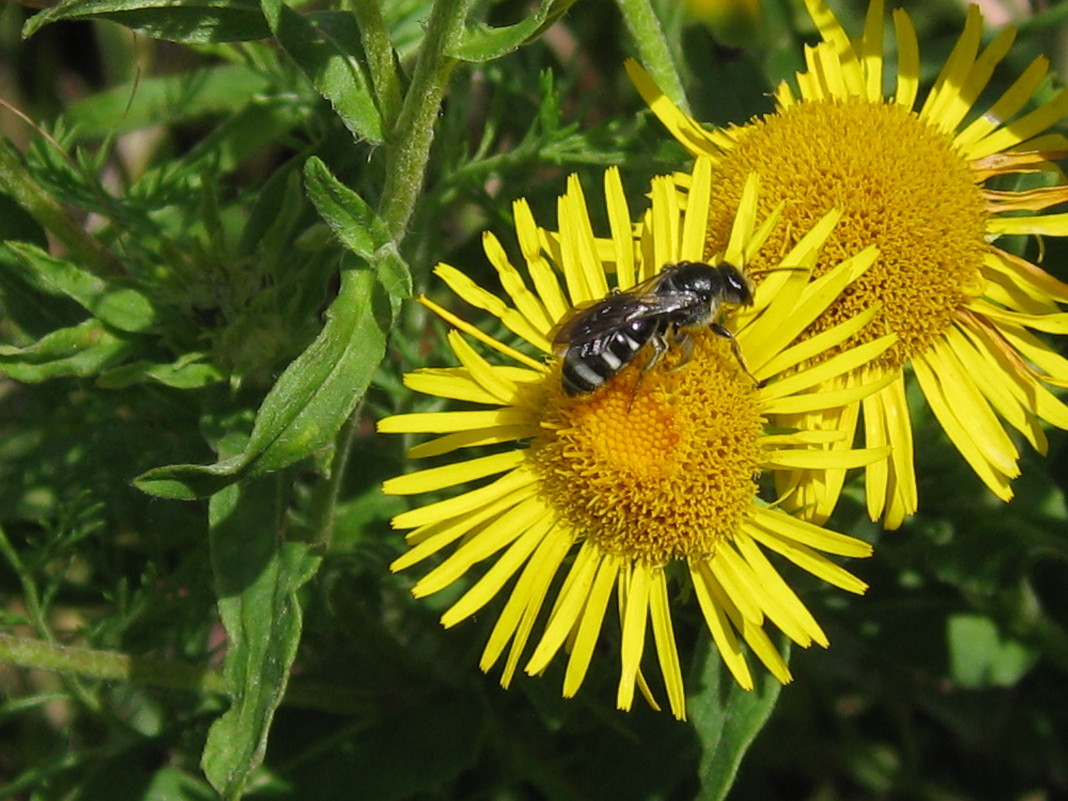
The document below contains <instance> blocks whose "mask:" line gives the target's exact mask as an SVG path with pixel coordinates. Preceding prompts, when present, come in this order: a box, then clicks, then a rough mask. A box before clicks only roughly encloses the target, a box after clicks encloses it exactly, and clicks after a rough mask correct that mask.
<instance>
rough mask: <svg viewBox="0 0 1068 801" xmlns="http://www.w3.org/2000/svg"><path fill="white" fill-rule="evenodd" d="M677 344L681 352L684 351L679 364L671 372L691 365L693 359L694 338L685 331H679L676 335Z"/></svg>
mask: <svg viewBox="0 0 1068 801" xmlns="http://www.w3.org/2000/svg"><path fill="white" fill-rule="evenodd" d="M675 344H676V345H678V346H679V350H680V351H682V357H681V358H680V359H679V363H678V364H676V365H675V366H674V367H672V368H671V372H675V371H676V370H681V369H682V368H683V367H685V366H686V365H687V364H689V363H690V359H692V358H693V337H691V336H690V335H689V334H687V333H686V332H685V331H678V332H676V335H675Z"/></svg>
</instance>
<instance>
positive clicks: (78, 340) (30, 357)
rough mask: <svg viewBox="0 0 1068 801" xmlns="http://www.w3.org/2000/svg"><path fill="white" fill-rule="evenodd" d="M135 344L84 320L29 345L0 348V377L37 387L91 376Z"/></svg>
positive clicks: (98, 322)
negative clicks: (67, 379)
mask: <svg viewBox="0 0 1068 801" xmlns="http://www.w3.org/2000/svg"><path fill="white" fill-rule="evenodd" d="M136 347H137V345H136V343H135V342H134V341H133V340H131V339H128V338H126V337H123V336H121V335H119V334H117V333H115V332H113V331H112V330H111V329H109V328H107V327H106V326H105V325H104V324H103V323H101V322H100V321H99V320H97V319H90V320H86V321H85V322H82V323H79V324H78V325H75V326H71V327H69V328H61V329H59V330H58V331H53V332H52V333H50V334H48V335H46V336H44V337H42V338H41V339H39V340H37V342H35V343H33V344H32V345H28V346H26V347H24V348H16V347H13V346H11V345H0V373H3V374H5V375H7V376H9V377H11V378H14V379H15V380H17V381H25V382H27V383H38V382H40V381H47V380H48V379H50V378H58V377H60V376H79V377H85V376H90V375H95V374H96V373H98V372H100V371H101V370H102V369H104V368H105V367H107V366H108V365H110V364H114V363H115V362H117V361H119V360H120V359H122V358H123V357H125V356H126V355H128V354H129V353H132V352H133V351H134V350H135V349H136Z"/></svg>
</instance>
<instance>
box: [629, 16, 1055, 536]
mask: <svg viewBox="0 0 1068 801" xmlns="http://www.w3.org/2000/svg"><path fill="white" fill-rule="evenodd" d="M806 5H807V6H808V9H809V12H810V14H811V15H812V18H813V19H814V21H815V23H816V25H817V27H818V28H819V31H820V34H821V35H822V39H823V41H822V42H821V43H819V44H818V45H816V46H815V47H812V48H809V49H807V50H806V59H807V64H808V70H807V71H806V72H804V73H802V74H799V75H797V84H798V87H799V89H800V92H799V95H795V94H794V92H793V90H792V89H791V88H790V86H789V85H788V84H785V83H784V84H782V85H781V86H779V88H778V89H777V91H776V100H777V105H778V109H777V111H776V112H775V113H773V114H770V115H767V116H765V117H763V118H760V119H756V120H753V121H752V122H750V123H749V124H747V125H744V126H741V127H732V128H729V129H727V130H706V129H705V128H703V127H701V126H700V125H698V124H697V123H696V122H695V121H694V120H692V119H690V118H689V117H687V116H686V115H685V114H684V113H683V112H681V111H680V110H679V109H677V108H676V107H675V106H674V105H672V103H671V102H670V101H669V100H668V99H667V98H666V97H664V96H663V95H662V94H661V93H660V92H659V91H658V89H657V88H656V86H655V85H654V84H652V82H651V81H650V80H649V78H648V76H646V75H645V74H644V73H643V72H642V71H641V69H640V68H638V67H637V66H636V65H633V64H631V65H629V67H628V68H629V69H630V72H631V77H632V79H633V80H634V81H635V84H636V85H637V87H638V89H639V91H640V92H641V93H642V95H643V97H644V98H645V100H646V102H648V103H649V105H650V107H651V108H652V110H653V112H654V113H655V114H656V115H657V116H658V117H659V118H660V120H661V121H662V122H663V123H664V124H665V125H666V126H667V128H668V129H669V130H670V131H671V133H672V134H673V135H674V136H675V137H676V138H677V139H678V140H679V141H680V142H681V143H682V144H683V145H684V146H685V147H686V148H687V149H689V150H690V151H691V152H692V153H694V154H695V155H704V156H706V157H709V158H711V159H712V160H713V161H714V163H715V169H716V179H715V184H714V187H713V192H714V195H715V196H714V198H713V200H712V203H711V211H710V221H709V241H708V245H707V251H706V252H714V251H715V250H717V249H718V248H719V247H721V244H720V243H721V242H723V241H724V239H725V237H726V236H727V235H728V232H729V226H730V208H731V204H733V203H734V202H736V199H737V198H738V197H739V196H740V194H741V191H742V186H743V185H744V183H745V180H746V178H747V176H748V175H749V174H750V173H751V172H756V173H758V174H759V175H760V176H761V180H762V190H761V198H760V201H761V204H763V206H764V207H765V208H770V207H772V206H774V205H775V204H778V203H782V202H785V203H786V210H785V213H784V220H785V221H787V225H783V226H780V227H779V228H778V229H777V233H776V234H775V235H773V236H772V237H771V238H770V239H769V242H768V245H767V246H766V247H765V248H764V251H763V254H764V258H766V259H767V261H768V262H769V263H773V262H774V261H775V260H776V258H777V254H778V253H780V252H783V251H785V250H787V249H789V248H790V247H791V245H792V242H793V241H795V239H796V237H797V235H798V232H803V231H805V230H806V229H807V228H808V227H809V226H811V223H812V221H813V220H815V219H817V218H819V216H820V215H822V214H823V213H824V212H825V211H826V210H827V209H828V208H831V207H834V208H838V209H840V210H841V211H842V215H843V219H842V222H841V224H840V225H839V226H838V227H837V228H836V229H835V231H834V233H833V234H832V235H831V237H830V239H829V240H828V242H827V244H826V246H825V247H824V248H823V257H822V261H821V263H820V265H819V266H818V267H817V271H816V274H817V275H819V274H820V272H821V271H822V270H824V269H827V268H828V267H829V266H830V265H833V264H835V263H836V260H837V259H839V258H841V256H842V255H843V254H848V253H855V252H857V251H858V250H859V249H860V248H862V247H864V246H866V245H869V244H875V245H876V246H877V247H878V248H879V252H880V257H879V262H878V264H876V265H875V267H873V268H872V269H871V270H868V271H867V273H866V274H865V275H864V276H863V277H861V278H860V279H859V280H858V282H857V283H856V284H854V285H853V286H852V287H851V288H850V291H849V292H848V293H846V294H844V295H843V296H842V297H840V298H839V299H838V301H837V302H836V303H834V304H833V305H832V306H831V307H830V309H829V310H828V311H827V313H826V314H824V315H823V316H822V317H821V318H820V319H819V320H818V321H817V322H816V324H815V325H814V326H813V327H812V328H811V329H810V331H809V332H808V334H809V335H815V334H818V333H819V332H820V331H822V330H825V329H827V328H829V327H831V326H834V325H836V324H837V323H838V322H839V321H841V320H843V319H848V318H849V317H851V316H852V315H854V314H855V313H856V312H857V310H858V309H862V308H867V307H869V306H871V305H872V304H873V303H874V302H878V303H880V304H881V306H880V310H879V312H878V313H877V315H876V319H875V320H874V321H873V323H872V325H871V326H869V327H867V328H866V329H865V330H864V331H863V332H861V334H860V335H859V337H858V338H857V340H855V341H861V342H863V341H866V340H869V339H871V338H873V337H877V336H882V335H884V334H887V333H891V332H892V333H895V334H897V336H898V341H897V344H896V345H895V346H894V347H893V348H891V349H890V350H889V351H887V352H886V354H885V355H884V356H883V357H882V358H880V359H878V360H876V361H875V362H873V363H872V364H870V365H867V366H865V367H863V368H860V369H858V370H856V371H854V372H853V373H851V374H849V375H847V376H845V377H843V378H839V379H836V381H835V382H834V384H833V386H834V387H849V386H853V385H854V384H856V383H858V382H866V381H870V380H871V379H872V377H873V374H874V375H880V376H891V377H892V378H893V381H892V383H891V384H890V385H888V386H887V387H886V388H885V389H883V390H882V391H880V392H878V393H876V394H874V395H870V396H868V397H866V398H864V400H863V401H862V402H860V403H852V404H850V405H848V406H846V407H844V408H842V409H839V410H833V411H831V412H817V413H815V414H807V415H792V416H787V417H781V418H778V419H777V422H778V423H779V424H781V425H797V426H800V427H804V428H817V429H818V428H822V427H827V428H831V429H835V430H844V431H847V432H850V434H851V435H850V436H848V437H846V438H845V439H843V440H840V441H838V442H836V443H834V444H831V445H828V446H827V447H828V448H829V449H835V448H844V447H849V446H850V445H851V444H852V442H853V436H852V434H853V433H854V432H855V431H856V429H857V428H858V426H859V427H861V428H862V430H863V436H864V440H865V442H866V443H867V445H868V446H879V445H883V444H887V443H889V444H890V445H892V446H893V447H892V452H891V457H890V458H889V459H888V460H886V461H884V462H880V463H875V464H872V465H870V466H868V468H867V469H866V490H867V504H868V512H869V514H870V515H871V517H872V519H873V520H875V519H878V518H879V517H880V516H882V517H883V518H884V522H885V525H886V526H887V527H889V528H895V527H897V526H898V525H900V523H901V521H902V519H903V518H904V517H905V516H906V515H908V514H911V513H912V512H914V511H915V509H916V506H917V493H916V480H915V475H914V471H913V440H912V430H911V425H910V417H909V407H908V403H907V401H906V392H905V372H904V368H905V367H906V366H911V369H912V372H913V374H914V375H915V378H916V379H917V382H918V384H919V387H920V389H921V390H922V392H923V395H924V396H925V397H926V399H927V402H928V404H929V406H930V408H931V410H932V411H933V412H934V414H935V416H936V418H937V419H938V421H939V422H940V424H941V425H942V427H943V429H944V430H945V432H946V433H947V435H948V436H949V438H950V439H951V440H952V442H953V443H954V445H955V446H956V447H957V449H958V450H959V451H960V453H961V454H962V455H963V456H964V458H965V459H966V460H967V462H968V464H969V465H971V467H972V468H973V469H974V471H975V472H976V474H977V475H978V476H979V477H980V478H981V479H982V480H983V482H984V483H985V484H986V485H987V486H988V487H989V488H990V489H991V490H992V491H993V492H994V493H995V494H996V495H997V496H998V497H999V498H1002V499H1004V500H1008V499H1009V498H1011V497H1012V490H1011V487H1010V480H1011V479H1012V478H1014V477H1015V476H1017V475H1018V474H1019V468H1018V466H1017V462H1018V459H1019V455H1018V452H1017V449H1016V446H1015V445H1014V443H1013V440H1012V438H1011V436H1010V435H1009V433H1008V431H1007V430H1006V428H1007V427H1011V428H1014V429H1016V430H1017V431H1019V432H1021V433H1022V434H1023V436H1024V437H1025V438H1026V439H1027V440H1028V441H1029V442H1030V443H1031V445H1032V446H1033V447H1035V448H1036V449H1037V450H1039V451H1041V452H1045V450H1046V438H1045V435H1044V434H1043V431H1042V427H1041V422H1042V421H1045V422H1047V423H1050V424H1052V425H1054V426H1057V427H1059V428H1068V407H1066V406H1065V405H1064V404H1062V403H1061V402H1060V401H1059V400H1057V399H1056V398H1055V397H1054V396H1053V394H1052V393H1051V392H1050V391H1049V390H1048V389H1047V387H1046V386H1045V384H1050V385H1055V386H1062V385H1064V382H1065V381H1066V380H1068V361H1066V360H1065V359H1063V358H1061V357H1060V356H1059V355H1058V354H1057V353H1056V352H1055V351H1054V350H1053V349H1051V348H1050V347H1049V346H1048V345H1047V344H1045V343H1044V342H1043V341H1042V340H1041V339H1039V338H1038V337H1036V336H1035V334H1034V333H1033V331H1042V332H1047V333H1065V332H1066V331H1068V315H1066V314H1064V313H1062V312H1061V310H1060V308H1059V306H1058V304H1059V303H1064V302H1068V285H1065V284H1063V283H1061V282H1059V281H1057V280H1055V279H1054V278H1052V277H1051V276H1049V275H1048V274H1047V273H1045V272H1044V271H1043V270H1041V269H1040V268H1038V267H1037V266H1036V265H1034V264H1032V263H1030V262H1028V261H1027V260H1025V259H1023V258H1021V257H1019V256H1016V255H1013V254H1012V253H1010V252H1009V251H1006V250H1002V249H1001V248H999V247H998V246H997V245H996V244H994V242H995V240H997V239H998V237H1000V236H1002V235H1012V234H1036V235H1048V236H1065V235H1066V234H1068V214H1064V213H1059V214H1051V213H1042V212H1043V210H1045V209H1048V208H1050V207H1051V206H1054V205H1056V204H1059V203H1062V202H1064V201H1065V200H1068V188H1066V187H1065V186H1064V185H1063V178H1062V176H1061V173H1060V172H1059V171H1058V170H1057V169H1056V168H1055V167H1054V166H1053V165H1052V164H1051V163H1050V161H1051V160H1053V159H1060V158H1063V157H1064V156H1065V155H1066V154H1068V140H1066V139H1065V138H1064V137H1063V136H1060V135H1054V134H1049V133H1046V132H1047V131H1048V129H1049V128H1050V127H1051V126H1052V125H1054V124H1055V123H1057V122H1058V121H1060V120H1061V119H1062V118H1063V117H1064V116H1065V114H1066V112H1068V92H1066V91H1061V92H1060V93H1059V94H1057V95H1056V96H1054V97H1053V98H1052V99H1050V100H1048V101H1047V102H1044V103H1041V104H1040V105H1039V106H1038V108H1036V109H1035V110H1034V111H1031V112H1029V113H1021V110H1022V109H1023V108H1024V107H1025V106H1026V105H1027V103H1028V101H1029V100H1031V99H1032V97H1034V96H1035V95H1036V94H1037V93H1038V92H1039V90H1040V88H1041V86H1042V84H1043V81H1044V79H1045V76H1046V73H1047V70H1048V62H1047V61H1046V59H1044V58H1038V59H1036V60H1035V61H1034V62H1033V63H1032V64H1031V65H1030V67H1029V68H1028V69H1027V70H1025V71H1024V73H1023V74H1022V75H1021V76H1020V78H1019V79H1018V80H1017V81H1016V82H1015V83H1014V84H1013V85H1012V86H1011V88H1009V89H1008V90H1007V91H1006V92H1005V93H1004V94H1002V95H1001V96H1000V98H998V99H997V101H996V102H995V103H994V104H993V105H992V106H990V107H989V108H988V109H985V110H984V112H983V113H982V114H979V113H977V112H976V111H975V110H973V106H974V105H975V103H976V100H977V99H978V97H979V96H980V94H981V93H982V91H983V89H984V88H985V87H986V85H987V82H988V81H989V79H990V77H991V73H992V72H993V70H994V68H995V66H996V65H997V64H998V62H1000V61H1001V60H1002V58H1004V56H1005V55H1006V54H1007V53H1008V51H1009V49H1010V46H1011V45H1012V41H1013V36H1014V32H1013V31H1012V30H1011V29H1007V30H1004V31H1002V32H1001V33H1000V34H999V35H998V36H996V37H995V38H994V39H993V41H991V42H990V44H989V45H987V46H986V47H985V48H983V49H982V50H981V51H980V39H981V34H982V19H981V16H980V14H979V12H978V10H977V9H976V7H975V6H972V7H971V8H970V9H969V12H968V18H967V22H966V24H965V28H964V32H963V33H962V35H961V37H960V39H959V41H958V42H957V45H956V47H955V48H954V50H953V52H952V53H951V54H950V56H949V58H948V59H947V61H946V64H945V66H944V68H943V69H942V72H941V74H940V75H939V76H938V79H937V80H936V81H935V84H934V86H933V88H932V90H931V91H930V93H929V94H928V95H927V97H926V98H925V100H924V101H923V103H922V104H920V103H918V102H917V87H918V84H919V69H920V61H919V48H918V45H917V41H916V34H915V31H914V30H913V27H912V23H911V22H910V20H909V17H908V15H907V14H905V13H904V12H903V11H895V12H894V26H895V31H896V36H897V48H896V52H897V65H898V66H897V75H896V85H895V88H894V91H893V93H892V94H891V95H890V97H888V98H887V97H884V96H883V85H884V77H893V76H889V75H885V76H884V73H888V72H889V70H888V69H887V66H886V64H885V62H884V59H883V41H882V36H883V4H882V2H881V1H880V2H873V3H871V5H870V6H869V9H868V16H867V22H866V24H865V27H864V33H863V36H862V37H861V38H860V39H857V40H851V39H850V38H849V37H848V36H847V34H846V33H845V31H844V30H843V29H842V28H841V26H840V25H839V24H838V22H837V20H836V19H835V18H834V16H833V14H832V13H831V12H830V10H829V9H828V8H827V6H826V5H825V4H824V3H823V2H822V0H806ZM1017 173H1035V174H1037V175H1038V176H1039V177H1040V178H1041V179H1043V180H1044V183H1046V184H1048V185H1045V186H1040V187H1036V188H1031V189H1027V190H1023V191H1007V190H1004V189H998V188H995V186H994V182H995V181H996V179H998V178H1001V177H1003V176H1010V175H1013V174H1017ZM752 266H753V268H754V269H757V270H759V269H762V268H763V267H765V266H766V265H765V263H764V262H763V261H762V260H761V258H758V259H755V260H754V262H753V263H752ZM855 341H854V342H855ZM861 409H863V421H862V422H861V415H860V411H861ZM843 479H844V471H841V470H839V471H825V472H820V473H818V474H813V473H807V472H805V471H797V472H796V473H795V474H794V475H792V476H790V477H789V478H787V479H785V480H784V481H782V482H781V483H780V489H782V490H784V491H785V490H786V489H787V488H789V487H791V486H792V487H794V489H795V491H794V492H793V493H791V494H790V498H789V501H788V505H790V506H791V508H795V509H805V510H807V514H808V515H810V519H812V520H815V521H816V522H822V521H823V520H826V518H827V516H828V515H829V514H830V512H831V510H832V509H833V508H834V504H835V503H836V501H837V499H838V495H839V493H840V491H841V487H842V481H843Z"/></svg>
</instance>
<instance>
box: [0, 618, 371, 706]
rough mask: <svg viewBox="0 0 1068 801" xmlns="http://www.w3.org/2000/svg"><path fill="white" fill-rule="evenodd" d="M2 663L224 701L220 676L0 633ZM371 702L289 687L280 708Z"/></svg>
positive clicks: (330, 690)
mask: <svg viewBox="0 0 1068 801" xmlns="http://www.w3.org/2000/svg"><path fill="white" fill-rule="evenodd" d="M0 663H3V664H11V665H18V666H19V667H24V668H35V669H38V670H52V671H55V672H57V673H62V674H64V675H66V676H71V675H77V676H84V677H86V678H91V679H97V680H103V681H122V682H126V683H128V684H137V685H141V686H146V687H163V688H165V689H168V690H187V691H190V692H200V693H212V694H218V695H227V694H228V690H227V686H226V680H225V679H224V678H223V674H222V671H220V670H213V669H211V668H203V667H197V666H196V665H188V664H184V663H180V662H172V661H170V660H166V659H151V658H147V657H139V656H137V657H135V656H129V655H128V654H117V653H113V652H110V651H97V650H94V649H92V648H82V647H80V646H75V645H58V644H56V643H51V642H46V641H44V640H38V639H35V638H32V637H16V636H14V635H11V634H3V633H0ZM372 700H373V699H370V698H367V697H364V696H361V695H359V694H357V693H353V692H351V691H350V690H348V689H347V688H344V687H334V686H328V685H322V684H313V683H301V682H293V683H291V684H290V686H289V688H288V690H287V691H286V695H285V700H284V701H283V703H284V704H285V705H286V706H290V707H299V708H301V709H315V710H320V711H323V712H334V713H337V714H353V713H366V712H367V710H368V708H369V706H371V702H372Z"/></svg>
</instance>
